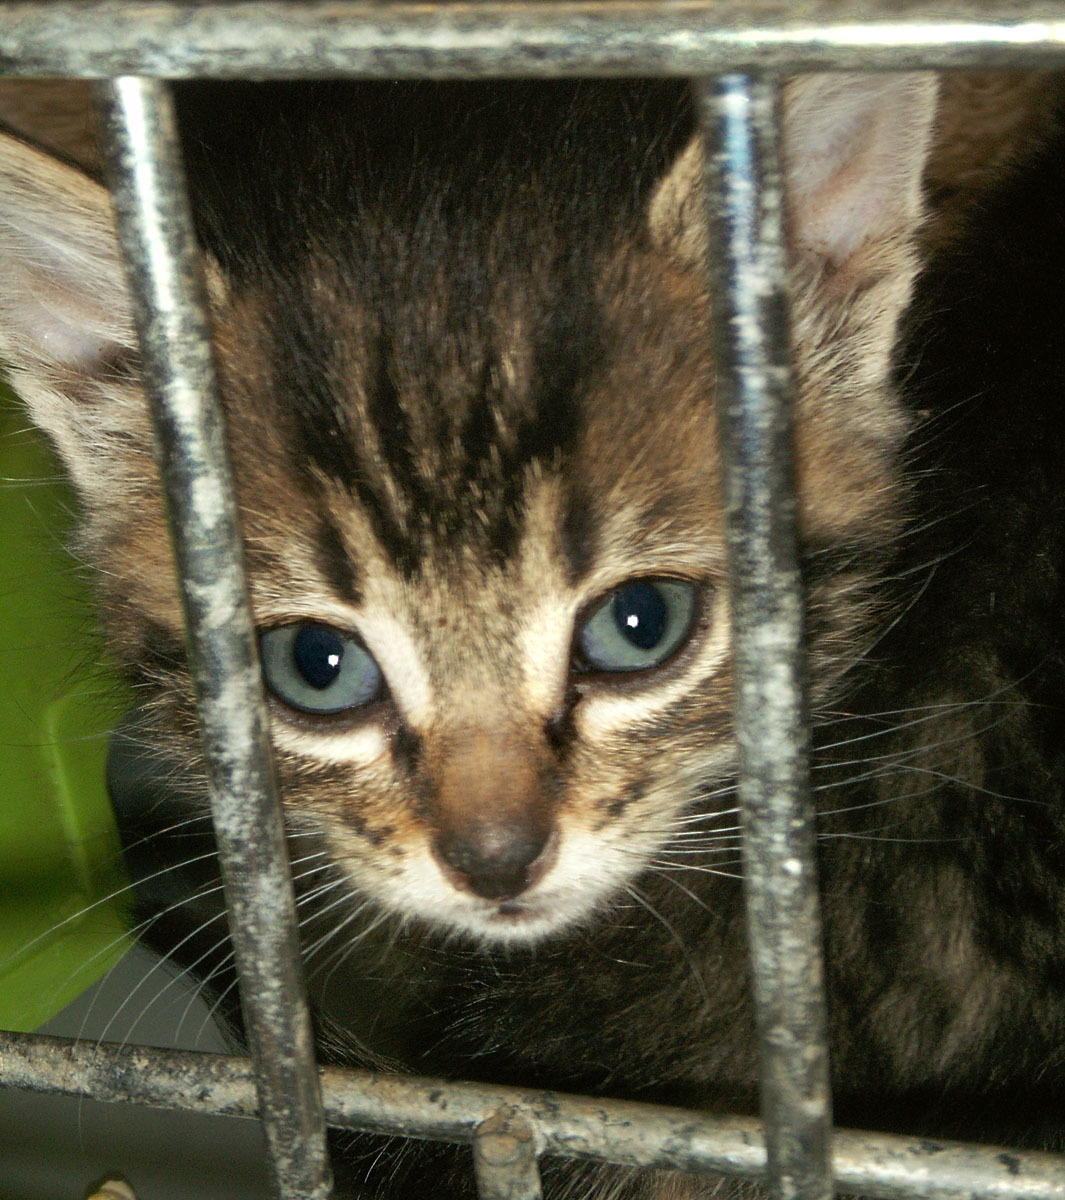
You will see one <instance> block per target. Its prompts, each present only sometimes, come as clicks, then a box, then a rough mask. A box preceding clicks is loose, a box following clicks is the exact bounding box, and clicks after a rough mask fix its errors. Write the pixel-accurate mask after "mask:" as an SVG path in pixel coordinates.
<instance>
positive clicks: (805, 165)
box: [649, 72, 936, 307]
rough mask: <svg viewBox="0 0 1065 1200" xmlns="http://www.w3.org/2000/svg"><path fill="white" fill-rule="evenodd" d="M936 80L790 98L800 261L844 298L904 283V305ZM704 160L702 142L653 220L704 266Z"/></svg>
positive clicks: (786, 119)
mask: <svg viewBox="0 0 1065 1200" xmlns="http://www.w3.org/2000/svg"><path fill="white" fill-rule="evenodd" d="M935 103H936V86H935V78H934V76H933V75H932V74H931V73H928V72H922V73H908V74H887V75H850V74H833V75H805V76H800V77H798V78H796V79H793V80H792V81H790V82H789V83H788V85H787V86H786V88H785V91H784V97H783V150H784V165H785V174H786V186H787V225H788V234H789V242H790V246H791V250H792V254H793V257H794V258H807V259H810V260H812V262H813V263H814V264H816V265H817V266H818V267H819V268H820V271H821V273H822V275H823V282H824V283H825V284H828V283H829V281H831V283H832V288H833V290H834V291H837V292H843V291H853V290H856V289H859V288H861V287H863V286H865V285H866V284H867V283H869V282H871V281H874V280H876V279H878V278H882V277H883V276H885V275H887V274H894V275H900V276H901V278H900V280H899V281H900V282H901V283H902V284H903V289H902V290H903V293H904V295H903V296H902V298H901V299H897V300H896V303H895V307H898V306H899V305H901V303H902V302H903V300H904V298H905V295H906V294H908V287H909V284H910V282H911V281H912V277H913V273H914V269H915V262H914V260H913V258H912V255H911V253H910V247H911V244H912V239H913V237H914V235H915V233H916V231H917V229H918V227H919V225H920V221H921V217H922V197H921V172H922V170H923V168H924V163H925V159H926V157H927V154H928V147H929V141H930V135H931V129H932V120H933V117H934V115H935ZM702 170H703V155H702V145H701V139H696V140H695V141H693V142H692V143H691V144H690V145H689V146H688V148H687V149H686V150H685V151H684V153H683V154H682V155H681V156H680V158H679V159H678V160H677V162H676V163H675V164H674V166H673V168H672V169H671V170H670V172H669V174H668V175H667V176H666V177H665V178H664V179H663V180H662V181H661V183H660V184H659V185H658V187H657V189H656V191H655V193H654V196H653V197H652V201H651V206H650V210H649V222H650V228H651V234H652V237H653V239H654V241H655V242H656V244H657V245H658V246H660V247H661V248H662V249H665V250H667V251H668V252H669V253H671V254H672V255H673V256H675V257H677V258H679V259H680V260H682V261H683V262H684V263H685V264H686V265H689V266H695V265H697V264H699V265H701V264H702V262H703V259H704V257H705V253H706V235H705V231H704V229H703V221H704V217H703V195H702Z"/></svg>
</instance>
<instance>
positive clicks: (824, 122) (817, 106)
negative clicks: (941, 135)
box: [785, 75, 935, 270]
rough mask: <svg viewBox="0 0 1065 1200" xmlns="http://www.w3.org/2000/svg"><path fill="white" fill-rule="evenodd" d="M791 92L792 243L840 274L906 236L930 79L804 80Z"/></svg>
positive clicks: (927, 119)
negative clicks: (837, 270)
mask: <svg viewBox="0 0 1065 1200" xmlns="http://www.w3.org/2000/svg"><path fill="white" fill-rule="evenodd" d="M796 93H797V94H796V95H795V98H794V101H793V104H792V107H791V109H790V110H789V111H788V114H787V117H786V127H785V152H786V159H787V164H788V201H789V214H790V223H791V234H792V240H793V243H794V244H795V246H796V247H798V248H799V249H804V250H809V251H812V252H813V253H815V254H817V255H819V256H821V257H823V258H826V259H828V260H829V262H831V263H832V264H833V265H835V266H836V267H837V268H843V267H845V266H847V265H848V264H851V265H857V264H855V263H853V261H852V260H855V259H858V260H860V261H864V260H865V259H866V255H865V254H864V253H862V252H863V251H866V250H871V251H872V252H873V256H874V257H875V251H876V248H877V246H878V245H879V244H884V245H885V246H886V245H888V244H891V243H894V242H897V241H898V240H899V239H904V238H907V237H909V236H911V235H912V234H913V232H914V231H915V229H916V227H917V224H918V222H919V220H920V216H921V170H922V167H923V164H924V160H925V155H926V151H927V147H928V140H929V133H930V130H931V122H932V116H933V113H934V111H935V87H934V83H933V81H932V80H931V78H930V77H928V76H922V75H901V76H893V75H887V76H880V77H876V76H872V77H870V76H849V75H841V76H836V77H825V76H810V77H807V79H805V80H803V81H801V82H800V83H799V84H798V85H797V89H796ZM858 269H859V270H860V269H861V268H860V267H859V268H858Z"/></svg>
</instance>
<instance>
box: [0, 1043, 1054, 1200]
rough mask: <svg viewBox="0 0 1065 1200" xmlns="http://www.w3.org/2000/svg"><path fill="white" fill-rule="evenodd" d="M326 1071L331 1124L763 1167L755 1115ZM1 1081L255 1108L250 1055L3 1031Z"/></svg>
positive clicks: (885, 1147)
mask: <svg viewBox="0 0 1065 1200" xmlns="http://www.w3.org/2000/svg"><path fill="white" fill-rule="evenodd" d="M321 1081H322V1095H323V1098H324V1103H325V1110H326V1116H327V1117H328V1120H329V1123H330V1124H331V1125H335V1126H338V1127H342V1128H346V1129H364V1130H369V1131H372V1132H377V1133H385V1134H398V1135H400V1136H405V1137H421V1138H428V1139H433V1140H436V1141H452V1142H472V1141H473V1140H474V1138H475V1136H476V1134H477V1130H478V1129H479V1128H480V1127H481V1126H482V1125H483V1124H484V1122H485V1121H487V1120H489V1119H490V1118H491V1117H493V1116H494V1115H495V1114H496V1113H498V1112H499V1110H500V1109H505V1110H508V1112H509V1114H510V1115H511V1116H517V1117H520V1118H522V1119H523V1120H525V1121H526V1122H528V1124H529V1125H530V1127H531V1128H532V1129H533V1130H534V1132H535V1136H536V1138H537V1144H538V1148H541V1152H542V1153H544V1154H550V1155H558V1156H563V1157H568V1158H581V1159H594V1160H597V1161H600V1162H611V1163H618V1164H621V1165H624V1166H656V1167H673V1168H677V1169H679V1170H683V1171H713V1172H719V1173H721V1174H725V1175H742V1176H746V1177H748V1178H752V1179H761V1178H763V1177H764V1174H765V1157H766V1156H765V1146H764V1141H763V1137H762V1126H761V1124H760V1123H759V1122H758V1121H756V1120H754V1119H751V1118H742V1117H716V1116H709V1115H707V1114H705V1113H700V1112H690V1111H686V1110H684V1109H677V1108H665V1107H658V1106H654V1105H649V1104H633V1103H628V1102H623V1101H615V1100H599V1099H591V1098H586V1097H580V1096H566V1095H562V1094H561V1093H558V1092H525V1091H522V1090H521V1089H519V1088H513V1087H490V1086H487V1085H482V1084H469V1083H448V1082H444V1081H442V1080H438V1079H416V1078H409V1077H405V1076H397V1075H376V1074H371V1073H369V1072H365V1071H347V1070H341V1069H340V1068H334V1067H330V1068H326V1069H324V1070H323V1071H322V1072H321ZM0 1085H3V1086H9V1087H15V1088H23V1089H26V1090H30V1091H35V1092H57V1093H62V1094H64V1095H74V1096H82V1097H85V1098H86V1099H96V1100H106V1101H119V1102H121V1101H128V1102H132V1103H137V1104H147V1105H150V1106H152V1107H156V1108H168V1109H182V1110H186V1111H191V1112H200V1113H214V1114H228V1115H231V1116H244V1117H253V1116H255V1115H256V1114H257V1111H258V1109H257V1102H256V1098H255V1086H254V1082H253V1073H252V1066H251V1063H250V1061H249V1060H247V1059H244V1058H233V1057H230V1056H228V1055H221V1054H193V1053H189V1052H187V1051H179V1050H155V1049H150V1048H148V1047H144V1046H130V1045H127V1044H119V1043H110V1042H99V1043H96V1044H89V1043H83V1042H75V1041H69V1040H67V1039H64V1038H51V1037H45V1036H43V1035H41V1034H23V1033H7V1034H0ZM832 1161H833V1172H834V1178H835V1185H836V1187H837V1188H838V1189H839V1190H840V1191H843V1192H847V1193H851V1194H859V1195H863V1196H872V1197H883V1200H903V1198H904V1197H916V1196H922V1197H925V1198H927V1200H972V1198H973V1197H974V1196H979V1197H980V1200H1065V1156H1061V1155H1055V1154H1039V1153H1029V1152H1020V1151H1012V1150H1004V1149H1002V1148H1000V1147H994V1146H969V1145H963V1144H961V1143H958V1142H944V1141H938V1140H933V1139H929V1138H904V1137H892V1136H888V1135H885V1134H872V1133H862V1132H855V1131H853V1130H837V1131H836V1135H835V1139H834V1142H833V1156H832ZM519 1195H520V1193H519Z"/></svg>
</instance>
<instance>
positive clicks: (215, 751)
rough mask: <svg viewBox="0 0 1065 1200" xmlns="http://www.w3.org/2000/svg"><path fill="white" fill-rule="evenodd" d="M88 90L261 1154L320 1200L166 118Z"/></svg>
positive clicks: (160, 103)
mask: <svg viewBox="0 0 1065 1200" xmlns="http://www.w3.org/2000/svg"><path fill="white" fill-rule="evenodd" d="M102 94H103V97H104V100H105V102H106V105H107V116H108V121H107V126H108V129H107V138H106V142H107V150H108V154H109V159H110V162H109V166H110V170H111V177H112V195H113V197H114V201H115V210H116V218H117V226H118V233H119V239H120V241H121V244H122V247H123V250H124V253H125V257H126V263H127V270H128V275H129V280H130V285H131V292H132V295H133V300H134V311H135V315H136V319H137V327H138V333H139V336H140V345H141V354H142V359H143V361H142V375H143V379H144V383H145V388H146V391H147V393H148V397H149V401H150V406H151V413H152V420H153V424H154V427H155V435H156V454H157V457H158V460H159V467H160V474H161V476H162V480H163V485H164V491H165V494H166V499H167V510H168V516H169V520H170V530H171V538H172V541H173V545H174V552H175V558H176V560H177V565H178V576H179V585H180V590H181V598H182V604H183V606H184V612H185V624H186V644H187V648H188V658H189V666H190V669H191V672H192V677H193V682H194V685H195V688H196V698H197V707H198V710H199V716H200V725H201V736H202V744H203V748H204V758H205V760H206V764H207V771H208V778H209V792H210V799H211V809H212V815H213V817H214V826H215V833H216V837H217V839H218V849H219V859H220V861H221V866H222V875H223V880H224V885H225V896H226V908H227V912H228V916H229V929H230V937H231V938H232V941H233V946H234V951H235V954H236V961H237V969H238V977H239V980H240V987H241V1001H242V1005H243V1009H244V1014H245V1022H246V1025H247V1028H248V1038H249V1043H250V1046H251V1051H252V1055H253V1058H254V1061H255V1064H256V1078H257V1080H258V1087H259V1097H260V1105H261V1113H262V1119H263V1124H264V1129H265V1133H266V1140H267V1145H268V1147H269V1150H270V1155H271V1158H272V1161H273V1165H274V1170H275V1175H276V1178H277V1186H278V1194H279V1196H281V1197H282V1198H283V1200H289V1198H291V1200H328V1197H329V1196H330V1195H331V1194H332V1184H331V1176H330V1169H329V1161H328V1154H327V1151H326V1144H325V1119H324V1117H323V1115H322V1108H321V1097H320V1094H319V1088H318V1076H317V1071H316V1069H315V1059H314V1038H313V1034H312V1032H311V1022H310V1013H309V1009H308V1006H307V1000H306V996H305V993H304V986H303V975H302V969H301V966H300V960H299V948H298V947H299V942H298V933H297V929H298V927H297V923H296V908H295V901H294V898H293V893H292V883H291V879H290V876H289V867H288V853H287V849H286V845H285V835H284V828H283V825H282V821H281V808H280V802H279V800H278V796H277V788H276V784H275V781H274V773H273V764H272V760H271V756H270V745H269V738H268V726H267V717H266V705H265V701H264V699H263V693H262V683H261V680H260V675H259V665H258V652H257V648H256V641H255V631H254V628H253V625H252V618H251V611H250V607H249V604H248V598H247V586H246V583H245V578H244V559H243V548H242V544H241V540H240V531H239V527H238V523H237V506H236V499H235V496H234V492H233V482H232V475H231V472H230V469H229V460H228V453H227V450H226V444H225V438H224V432H223V424H222V410H221V404H220V400H219V394H218V386H217V382H216V380H215V375H214V362H213V355H212V350H211V344H210V339H209V333H208V322H207V315H206V293H205V289H204V284H203V279H202V275H201V264H200V258H199V252H198V250H197V242H196V235H195V232H194V229H193V224H192V214H191V211H190V208H189V202H188V197H187V195H186V192H185V186H184V175H183V169H182V164H181V152H180V147H179V142H178V133H177V122H176V118H175V115H174V110H173V103H172V100H171V97H170V94H169V88H168V86H167V85H166V84H165V83H160V82H158V81H155V80H148V79H137V78H123V79H116V80H113V81H112V82H111V83H109V84H106V85H104V87H103V92H102Z"/></svg>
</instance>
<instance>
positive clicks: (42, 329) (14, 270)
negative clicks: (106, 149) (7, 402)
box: [0, 134, 151, 498]
mask: <svg viewBox="0 0 1065 1200" xmlns="http://www.w3.org/2000/svg"><path fill="white" fill-rule="evenodd" d="M0 356H2V357H3V359H4V362H5V365H6V366H7V367H8V368H9V370H10V374H11V380H12V384H13V386H14V388H15V390H16V392H18V394H19V395H20V396H21V398H22V399H23V401H24V402H25V403H26V405H27V407H28V408H29V411H30V415H31V417H32V419H33V421H34V423H35V424H37V425H38V426H39V427H40V428H41V429H43V430H44V431H45V433H47V434H48V435H49V437H51V439H52V441H53V442H54V443H55V445H56V447H57V449H58V450H59V453H60V456H61V457H62V459H63V461H64V464H65V465H66V467H67V470H68V472H69V473H70V475H71V477H72V479H73V481H74V483H75V485H76V486H77V487H78V489H79V491H81V492H82V494H83V495H84V496H86V498H89V497H90V495H91V493H92V492H94V491H96V490H98V489H99V488H100V487H101V486H102V485H103V483H104V480H103V479H102V475H103V474H105V473H106V471H107V466H108V461H109V460H111V462H112V465H113V466H116V467H117V466H119V463H118V461H116V456H117V455H119V454H120V453H121V454H124V455H125V456H126V457H127V458H128V455H129V451H130V448H131V434H132V435H133V443H134V444H135V445H136V444H139V445H138V448H142V449H144V450H148V448H149V447H150V444H151V439H150V435H149V433H148V429H147V421H146V414H145V413H144V411H143V404H140V403H131V397H130V394H129V393H130V390H131V389H130V388H129V386H128V383H129V380H130V379H131V378H134V379H135V378H136V367H137V338H136V334H135V331H134V326H133V319H132V313H131V307H130V301H129V293H128V291H127V287H126V280H125V272H124V268H123V264H122V261H121V258H120V255H119V249H118V243H117V240H116V237H115V231H114V219H113V215H112V208H111V200H110V196H109V195H108V193H107V191H106V189H105V188H103V187H101V186H100V185H99V184H98V183H96V182H94V181H93V180H92V179H90V178H89V177H88V176H86V175H84V174H82V173H81V172H80V171H78V170H76V169H75V168H74V167H71V166H69V165H67V164H66V163H64V162H61V161H59V160H58V159H54V158H52V157H50V156H49V155H48V154H45V153H44V152H43V151H41V150H38V149H36V148H35V147H33V146H30V145H28V144H26V143H24V142H22V141H19V140H18V139H17V138H14V137H11V136H9V135H4V134H0ZM119 380H121V381H123V382H124V383H125V384H126V385H127V386H119V387H116V386H115V385H116V382H118V381H119ZM138 435H141V436H138ZM123 447H124V449H123Z"/></svg>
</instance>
